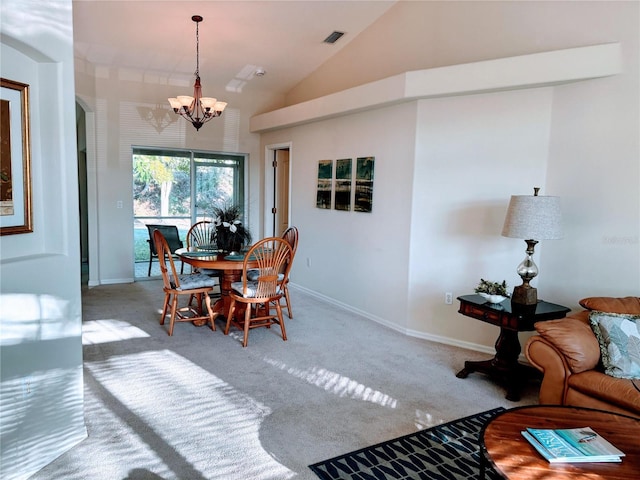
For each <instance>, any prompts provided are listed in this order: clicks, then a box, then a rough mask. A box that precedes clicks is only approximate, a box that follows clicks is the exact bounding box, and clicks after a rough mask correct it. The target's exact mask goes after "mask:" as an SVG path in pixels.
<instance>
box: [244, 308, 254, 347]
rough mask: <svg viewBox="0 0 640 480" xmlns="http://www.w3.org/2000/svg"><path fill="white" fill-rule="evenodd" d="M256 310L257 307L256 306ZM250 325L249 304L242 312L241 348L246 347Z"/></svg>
mask: <svg viewBox="0 0 640 480" xmlns="http://www.w3.org/2000/svg"><path fill="white" fill-rule="evenodd" d="M256 308H258V307H257V305H256ZM250 324H251V304H250V303H248V304H247V309H246V310H245V311H244V337H243V340H242V346H243V347H246V346H247V343H248V342H249V325H250Z"/></svg>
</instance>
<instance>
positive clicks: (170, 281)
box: [153, 230, 216, 336]
mask: <svg viewBox="0 0 640 480" xmlns="http://www.w3.org/2000/svg"><path fill="white" fill-rule="evenodd" d="M153 240H154V242H155V245H156V248H157V251H158V261H159V262H160V272H161V273H162V282H163V290H164V304H163V305H162V315H161V316H160V325H164V319H165V317H166V316H167V310H169V308H170V309H171V310H170V312H169V313H170V315H171V316H170V319H169V335H170V336H171V335H173V327H174V325H175V322H193V321H198V320H205V321H208V322H209V325H210V326H211V329H212V330H215V329H216V325H215V323H214V321H213V320H214V316H213V310H212V308H211V299H210V298H209V293H211V292H212V291H213V286H214V285H215V279H213V278H211V277H209V276H208V275H205V274H203V273H190V274H181V275H179V274H178V272H177V271H176V266H175V263H174V262H173V256H172V255H171V250H170V249H169V244H168V243H167V240H166V239H165V238H164V235H162V232H161V231H160V230H155V231H154V232H153ZM181 295H189V296H191V295H195V296H196V298H197V299H198V305H199V306H201V305H202V300H203V299H204V304H205V306H206V309H207V314H206V315H204V314H203V312H202V311H201V310H200V309H197V308H194V307H191V305H187V306H186V307H182V308H178V298H179V297H180V296H181Z"/></svg>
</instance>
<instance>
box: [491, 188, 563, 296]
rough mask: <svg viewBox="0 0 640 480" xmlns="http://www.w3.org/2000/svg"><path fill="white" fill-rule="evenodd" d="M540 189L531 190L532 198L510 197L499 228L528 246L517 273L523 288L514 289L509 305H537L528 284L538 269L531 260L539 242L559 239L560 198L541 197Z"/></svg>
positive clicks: (503, 232)
mask: <svg viewBox="0 0 640 480" xmlns="http://www.w3.org/2000/svg"><path fill="white" fill-rule="evenodd" d="M539 190H540V188H539V187H536V188H534V189H533V195H512V196H511V201H510V202H509V208H508V209H507V216H506V218H505V219H504V227H503V228H502V236H503V237H511V238H522V239H524V241H525V242H526V243H527V255H526V257H525V259H524V260H523V261H522V263H520V265H518V268H517V270H516V271H517V272H518V275H520V277H521V278H522V285H519V286H517V287H515V288H514V289H513V294H512V295H511V302H512V303H516V304H520V305H535V304H536V303H537V302H538V292H537V290H536V288H534V287H532V286H531V285H530V284H529V282H531V280H532V279H533V278H534V277H535V276H536V275H538V267H537V266H536V264H535V263H534V261H533V258H531V257H532V255H533V251H534V248H535V246H536V244H537V243H538V240H555V239H559V238H562V212H561V211H560V198H559V197H547V196H540V195H538V192H539Z"/></svg>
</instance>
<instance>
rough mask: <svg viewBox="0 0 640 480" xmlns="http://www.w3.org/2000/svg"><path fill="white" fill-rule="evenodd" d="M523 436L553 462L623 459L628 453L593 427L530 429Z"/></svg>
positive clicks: (617, 460) (615, 460) (613, 460)
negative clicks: (625, 453) (619, 448)
mask: <svg viewBox="0 0 640 480" xmlns="http://www.w3.org/2000/svg"><path fill="white" fill-rule="evenodd" d="M522 435H523V436H524V438H526V439H527V440H528V441H529V443H531V445H533V447H534V448H535V449H536V450H537V451H538V452H539V453H540V454H541V455H542V456H543V457H544V458H546V459H547V460H548V461H549V462H551V463H563V462H564V463H579V462H621V461H622V457H623V456H624V453H623V452H621V451H620V450H618V449H617V448H616V447H614V446H613V445H612V444H611V443H609V442H608V441H607V440H606V439H604V438H602V437H601V436H600V435H598V434H597V433H596V432H595V431H594V430H593V429H592V428H590V427H582V428H570V429H541V428H527V429H526V430H524V431H522Z"/></svg>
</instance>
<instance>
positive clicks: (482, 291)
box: [474, 278, 511, 303]
mask: <svg viewBox="0 0 640 480" xmlns="http://www.w3.org/2000/svg"><path fill="white" fill-rule="evenodd" d="M474 291H475V292H476V293H477V294H478V295H480V296H481V297H484V298H486V299H487V300H488V301H489V303H500V302H502V301H504V300H506V299H507V298H509V297H510V296H511V295H509V292H507V282H506V280H503V281H502V283H498V282H490V281H489V280H485V279H484V278H481V279H480V283H479V284H478V286H477V287H476V288H475V290H474Z"/></svg>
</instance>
